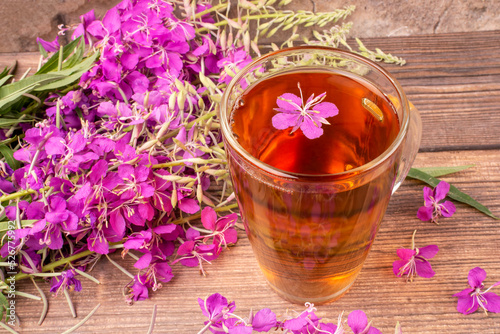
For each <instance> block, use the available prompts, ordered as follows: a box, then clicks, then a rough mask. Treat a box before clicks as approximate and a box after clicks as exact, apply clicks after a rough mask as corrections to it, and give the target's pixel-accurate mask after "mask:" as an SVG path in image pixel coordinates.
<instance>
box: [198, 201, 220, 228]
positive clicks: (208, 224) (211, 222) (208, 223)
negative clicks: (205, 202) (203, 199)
mask: <svg viewBox="0 0 500 334" xmlns="http://www.w3.org/2000/svg"><path fill="white" fill-rule="evenodd" d="M216 221H217V213H216V212H215V210H214V209H212V208H211V207H209V206H207V207H206V208H204V209H203V210H202V211H201V222H202V223H203V226H204V227H205V228H206V229H208V230H210V231H214V230H215V222H216Z"/></svg>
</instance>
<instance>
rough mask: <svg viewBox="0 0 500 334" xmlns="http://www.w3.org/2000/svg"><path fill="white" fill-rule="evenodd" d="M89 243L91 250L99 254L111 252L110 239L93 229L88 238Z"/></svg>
mask: <svg viewBox="0 0 500 334" xmlns="http://www.w3.org/2000/svg"><path fill="white" fill-rule="evenodd" d="M87 244H88V248H89V250H90V251H93V252H96V253H99V254H108V253H109V244H108V241H107V240H106V238H104V237H102V236H98V235H97V233H96V232H95V231H92V233H90V236H89V237H88V239H87Z"/></svg>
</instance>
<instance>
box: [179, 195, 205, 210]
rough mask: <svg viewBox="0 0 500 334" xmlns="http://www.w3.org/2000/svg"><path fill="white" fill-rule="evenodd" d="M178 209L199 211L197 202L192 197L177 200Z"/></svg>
mask: <svg viewBox="0 0 500 334" xmlns="http://www.w3.org/2000/svg"><path fill="white" fill-rule="evenodd" d="M179 209H181V210H182V211H184V212H185V213H191V214H193V213H196V212H198V211H200V206H199V205H198V202H197V201H196V200H194V199H192V198H184V199H183V200H182V201H180V202H179Z"/></svg>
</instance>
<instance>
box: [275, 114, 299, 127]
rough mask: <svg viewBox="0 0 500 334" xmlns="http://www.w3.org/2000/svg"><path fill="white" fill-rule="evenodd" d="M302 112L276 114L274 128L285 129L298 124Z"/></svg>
mask: <svg viewBox="0 0 500 334" xmlns="http://www.w3.org/2000/svg"><path fill="white" fill-rule="evenodd" d="M299 117H300V114H284V113H280V114H276V115H274V116H273V118H272V120H271V121H272V123H273V126H274V128H276V129H278V130H284V129H287V128H289V127H291V126H295V125H296V124H297V120H298V119H299Z"/></svg>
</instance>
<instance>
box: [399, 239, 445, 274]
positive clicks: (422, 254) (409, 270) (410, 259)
mask: <svg viewBox="0 0 500 334" xmlns="http://www.w3.org/2000/svg"><path fill="white" fill-rule="evenodd" d="M416 232H417V231H415V232H414V233H413V237H412V248H411V249H407V248H400V249H398V250H397V254H398V256H399V258H400V259H401V260H397V261H394V263H393V264H392V269H393V271H394V274H395V275H396V276H398V277H401V276H403V275H406V276H407V278H408V279H409V280H410V281H411V280H413V276H414V275H418V276H420V277H424V278H431V277H433V276H434V275H435V274H436V273H435V272H434V270H432V267H431V264H430V263H429V261H428V259H431V258H433V257H434V256H436V254H437V252H438V251H439V248H438V246H436V245H429V246H425V247H422V248H415V233H416Z"/></svg>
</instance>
